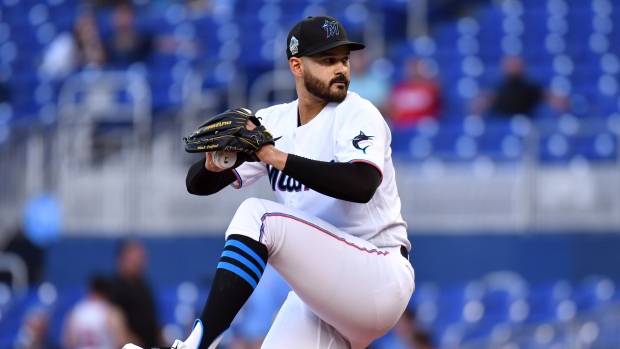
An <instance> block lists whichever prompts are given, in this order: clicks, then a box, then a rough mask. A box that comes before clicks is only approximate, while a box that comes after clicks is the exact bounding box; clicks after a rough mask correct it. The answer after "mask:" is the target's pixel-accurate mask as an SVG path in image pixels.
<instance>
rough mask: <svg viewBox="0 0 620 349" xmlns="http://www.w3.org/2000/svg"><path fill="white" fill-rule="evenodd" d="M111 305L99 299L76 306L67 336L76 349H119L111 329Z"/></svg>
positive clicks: (89, 300) (85, 301)
mask: <svg viewBox="0 0 620 349" xmlns="http://www.w3.org/2000/svg"><path fill="white" fill-rule="evenodd" d="M110 312H111V309H110V304H109V303H108V302H107V301H103V300H99V299H86V300H83V301H80V302H79V303H77V304H76V305H75V307H74V308H73V310H72V311H71V313H70V317H69V320H68V323H67V327H66V331H67V333H66V334H67V335H68V336H69V337H70V338H71V339H72V340H71V347H72V348H76V349H114V348H117V345H118V343H117V339H116V338H115V335H116V334H115V333H113V332H112V330H111V328H110V316H111V315H110Z"/></svg>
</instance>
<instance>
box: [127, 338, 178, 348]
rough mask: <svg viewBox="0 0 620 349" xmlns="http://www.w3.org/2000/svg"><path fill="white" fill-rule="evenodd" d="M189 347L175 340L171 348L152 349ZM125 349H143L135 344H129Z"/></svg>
mask: <svg viewBox="0 0 620 349" xmlns="http://www.w3.org/2000/svg"><path fill="white" fill-rule="evenodd" d="M186 348H187V346H186V345H185V343H183V342H181V341H180V340H178V339H177V340H175V341H174V343H172V346H171V347H154V348H151V349H186ZM123 349H143V348H142V347H139V346H137V345H135V344H132V343H129V344H125V346H124V347H123Z"/></svg>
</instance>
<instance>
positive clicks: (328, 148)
mask: <svg viewBox="0 0 620 349" xmlns="http://www.w3.org/2000/svg"><path fill="white" fill-rule="evenodd" d="M297 110H298V101H294V102H291V103H288V104H280V105H276V106H273V107H269V108H266V109H262V110H259V111H258V112H257V113H256V115H257V116H259V117H261V122H262V124H263V125H265V127H266V128H267V129H268V130H269V131H270V132H271V133H272V134H273V136H274V137H280V136H281V137H282V138H281V139H279V140H277V141H276V145H275V146H276V148H278V149H279V150H281V151H284V152H286V153H290V154H295V155H298V156H302V157H305V158H309V159H313V160H320V161H335V162H365V163H368V164H371V165H373V166H375V167H376V168H377V169H378V170H379V171H380V172H381V175H382V181H381V185H380V186H379V188H378V189H377V191H376V192H375V194H374V196H373V197H372V199H371V200H370V202H368V203H366V204H360V203H354V202H348V201H344V200H339V199H335V198H332V197H329V196H327V195H323V194H321V193H318V192H316V191H313V190H311V189H309V188H307V187H305V186H304V185H302V184H301V183H299V182H298V181H296V180H295V179H293V178H290V177H288V176H287V175H285V174H283V173H281V172H280V171H279V170H277V169H276V168H273V167H271V166H266V165H265V164H263V163H260V162H254V163H248V162H246V163H244V164H243V165H241V166H240V167H238V168H237V169H236V170H235V174H236V175H237V181H236V182H234V183H233V184H232V186H233V187H235V188H241V187H243V186H248V185H250V184H252V183H254V182H256V181H257V180H258V179H259V178H260V177H263V176H268V178H269V183H270V185H271V188H272V190H273V191H274V193H275V197H276V199H277V201H278V202H279V203H281V204H283V205H285V206H288V207H292V208H295V209H298V210H301V211H304V212H306V213H308V214H310V215H313V216H316V217H318V218H320V219H322V220H324V221H326V222H328V223H330V224H332V225H334V226H335V227H337V228H338V229H340V230H342V231H344V232H346V233H348V234H351V235H353V236H357V237H360V238H362V239H364V240H367V241H370V242H371V243H373V244H374V245H375V246H379V247H392V246H401V245H405V246H406V247H407V249H408V250H409V249H410V248H411V246H410V243H409V241H408V240H407V232H406V228H407V225H406V223H405V222H404V221H403V219H402V216H401V213H400V208H401V204H400V199H399V197H398V191H397V188H396V180H395V173H394V166H393V164H392V160H391V148H390V143H391V134H390V130H389V127H388V125H387V124H386V123H385V121H384V119H383V117H382V116H381V113H380V112H379V111H378V110H377V108H375V107H374V106H373V105H372V104H371V103H370V102H369V101H367V100H365V99H363V98H361V97H360V96H359V95H357V94H356V93H353V92H348V94H347V97H346V98H345V100H344V101H343V102H341V103H329V104H327V105H326V106H325V107H324V108H323V110H322V111H321V112H320V113H319V114H318V115H317V116H316V117H315V118H314V119H312V120H311V121H310V122H308V123H307V124H305V125H302V126H298V117H297V115H298V114H297Z"/></svg>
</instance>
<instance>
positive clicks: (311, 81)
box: [304, 71, 350, 103]
mask: <svg viewBox="0 0 620 349" xmlns="http://www.w3.org/2000/svg"><path fill="white" fill-rule="evenodd" d="M337 82H344V87H340V86H337V89H336V90H335V91H333V90H332V89H331V87H332V85H333V84H335V83H337ZM349 82H350V81H349V80H348V79H347V78H346V77H345V76H344V75H339V76H337V77H335V78H333V79H332V80H331V81H330V82H329V84H326V83H324V82H323V81H321V80H319V79H318V78H317V77H316V76H314V75H312V74H310V73H309V72H308V71H306V72H305V73H304V86H305V87H306V90H308V92H310V93H312V94H313V95H314V96H316V97H318V98H320V99H322V100H324V101H326V102H328V103H329V102H337V103H340V102H342V101H344V99H345V98H346V97H347V91H348V89H349Z"/></svg>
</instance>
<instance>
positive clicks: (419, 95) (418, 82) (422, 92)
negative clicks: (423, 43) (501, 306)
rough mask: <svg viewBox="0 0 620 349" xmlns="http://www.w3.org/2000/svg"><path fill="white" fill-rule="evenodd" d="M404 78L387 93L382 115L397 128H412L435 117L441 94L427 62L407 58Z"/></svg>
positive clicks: (437, 113)
mask: <svg viewBox="0 0 620 349" xmlns="http://www.w3.org/2000/svg"><path fill="white" fill-rule="evenodd" d="M403 71H404V74H405V78H404V79H403V80H402V81H400V82H397V83H396V84H395V85H394V86H393V87H392V90H391V91H390V96H389V102H388V105H387V108H386V113H385V116H386V118H387V120H388V123H390V125H391V126H393V127H396V128H402V127H409V126H413V125H415V124H416V123H417V122H418V121H419V120H420V119H424V118H433V119H435V118H438V117H439V113H440V110H441V91H440V88H439V83H438V82H437V81H436V79H435V78H434V74H433V72H432V70H431V69H430V66H429V64H428V62H427V61H425V60H423V59H418V58H416V57H410V58H409V59H407V60H405V62H404V67H403Z"/></svg>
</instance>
